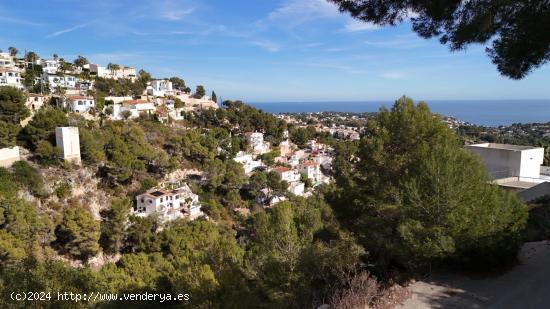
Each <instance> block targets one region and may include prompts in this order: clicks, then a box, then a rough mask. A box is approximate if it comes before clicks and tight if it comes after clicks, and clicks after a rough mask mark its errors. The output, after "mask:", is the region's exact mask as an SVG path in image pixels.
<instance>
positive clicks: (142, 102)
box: [122, 100, 150, 105]
mask: <svg viewBox="0 0 550 309" xmlns="http://www.w3.org/2000/svg"><path fill="white" fill-rule="evenodd" d="M145 103H150V102H147V101H145V100H129V101H124V102H122V104H127V105H136V104H145Z"/></svg>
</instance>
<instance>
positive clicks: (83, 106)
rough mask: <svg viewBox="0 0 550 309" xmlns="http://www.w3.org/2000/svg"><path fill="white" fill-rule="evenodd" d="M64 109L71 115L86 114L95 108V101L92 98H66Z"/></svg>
mask: <svg viewBox="0 0 550 309" xmlns="http://www.w3.org/2000/svg"><path fill="white" fill-rule="evenodd" d="M65 107H66V108H67V109H68V110H69V111H71V112H73V113H86V112H88V111H89V110H90V109H92V108H94V107H95V100H94V98H93V97H86V96H68V97H67V99H66V101H65Z"/></svg>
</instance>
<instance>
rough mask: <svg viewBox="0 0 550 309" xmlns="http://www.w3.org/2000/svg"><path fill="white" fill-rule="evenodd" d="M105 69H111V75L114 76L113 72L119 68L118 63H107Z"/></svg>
mask: <svg viewBox="0 0 550 309" xmlns="http://www.w3.org/2000/svg"><path fill="white" fill-rule="evenodd" d="M107 70H109V71H111V77H115V72H116V71H118V70H120V65H118V64H116V63H109V64H108V65H107Z"/></svg>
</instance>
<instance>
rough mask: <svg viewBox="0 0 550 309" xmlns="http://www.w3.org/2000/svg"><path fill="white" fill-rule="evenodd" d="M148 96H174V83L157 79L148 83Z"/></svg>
mask: <svg viewBox="0 0 550 309" xmlns="http://www.w3.org/2000/svg"><path fill="white" fill-rule="evenodd" d="M146 92H147V95H152V96H155V97H165V96H168V95H172V94H173V89H172V82H171V81H169V80H166V79H155V80H152V81H150V82H149V83H148V85H147V89H146Z"/></svg>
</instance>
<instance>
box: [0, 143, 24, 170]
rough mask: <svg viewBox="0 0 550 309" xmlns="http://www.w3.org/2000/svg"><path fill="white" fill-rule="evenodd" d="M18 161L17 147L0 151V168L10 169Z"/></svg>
mask: <svg viewBox="0 0 550 309" xmlns="http://www.w3.org/2000/svg"><path fill="white" fill-rule="evenodd" d="M20 159H21V158H20V156H19V146H15V147H8V148H2V149H0V167H10V166H11V165H12V164H13V163H14V162H16V161H19V160H20Z"/></svg>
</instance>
